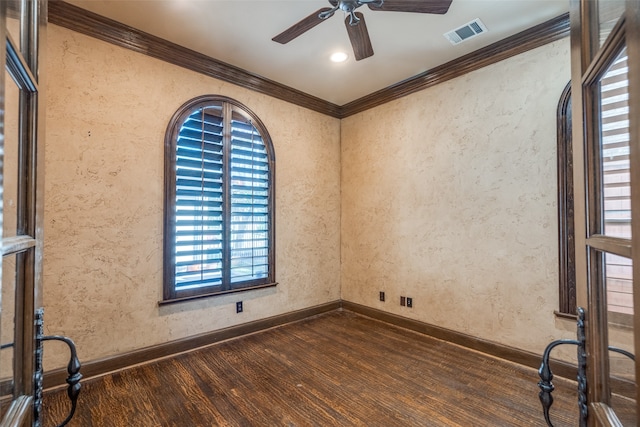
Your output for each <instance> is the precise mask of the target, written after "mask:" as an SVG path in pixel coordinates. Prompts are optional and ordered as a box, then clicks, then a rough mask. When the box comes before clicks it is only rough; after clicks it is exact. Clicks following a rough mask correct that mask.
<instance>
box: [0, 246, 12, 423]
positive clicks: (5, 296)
mask: <svg viewBox="0 0 640 427" xmlns="http://www.w3.org/2000/svg"><path fill="white" fill-rule="evenodd" d="M15 271H16V255H9V256H5V257H3V258H2V294H1V297H2V301H1V305H0V310H2V311H1V312H0V313H1V314H2V322H1V323H0V327H1V328H0V398H6V397H7V396H11V395H12V394H13V384H14V381H13V373H14V369H13V356H14V351H13V349H14V348H13V343H14V342H15V300H16V274H15ZM6 409H7V407H6V405H3V406H2V407H1V410H2V413H1V414H0V415H1V416H4V412H5V411H6ZM1 416H0V418H1Z"/></svg>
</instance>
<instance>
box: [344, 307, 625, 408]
mask: <svg viewBox="0 0 640 427" xmlns="http://www.w3.org/2000/svg"><path fill="white" fill-rule="evenodd" d="M341 305H342V308H343V309H344V310H349V311H353V312H354V313H358V314H361V315H363V316H367V317H371V318H373V319H376V320H380V321H382V322H385V323H389V324H392V325H395V326H399V327H401V328H405V329H410V330H412V331H415V332H419V333H421V334H425V335H429V336H431V337H434V338H438V339H441V340H443V341H446V342H450V343H454V344H458V345H461V346H463V347H466V348H469V349H471V350H476V351H479V352H482V353H485V354H488V355H490V356H494V357H497V358H499V359H504V360H508V361H510V362H514V363H518V364H520V365H524V366H528V367H530V368H534V369H539V368H540V363H541V362H542V354H536V353H532V352H530V351H526V350H521V349H519V348H515V347H510V346H507V345H504V344H500V343H496V342H493V341H488V340H485V339H482V338H478V337H474V336H472V335H467V334H463V333H461V332H456V331H453V330H451V329H446V328H442V327H440V326H434V325H430V324H428V323H424V322H421V321H419V320H413V319H409V318H407V317H402V316H398V315H396V314H392V313H387V312H385V311H381V310H378V309H375V308H371V307H367V306H364V305H360V304H356V303H353V302H349V301H342V303H341ZM551 370H552V371H553V374H554V375H555V376H559V377H563V378H568V379H571V380H574V379H575V378H576V377H577V375H578V367H577V366H576V365H573V364H571V363H568V362H564V361H562V360H557V359H551ZM611 384H612V389H613V390H615V391H616V393H618V394H620V395H623V396H626V397H629V398H633V397H634V396H635V393H636V390H635V383H633V382H631V381H628V380H625V379H623V378H611Z"/></svg>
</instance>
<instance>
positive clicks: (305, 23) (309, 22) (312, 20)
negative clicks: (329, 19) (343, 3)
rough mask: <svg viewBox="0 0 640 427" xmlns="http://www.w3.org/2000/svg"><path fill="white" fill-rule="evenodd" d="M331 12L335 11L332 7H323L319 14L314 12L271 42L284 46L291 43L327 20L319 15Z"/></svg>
mask: <svg viewBox="0 0 640 427" xmlns="http://www.w3.org/2000/svg"><path fill="white" fill-rule="evenodd" d="M330 10H333V8H331V7H323V8H322V9H320V10H318V11H317V12H314V13H312V14H311V15H309V16H307V17H306V18H304V19H303V20H302V21H300V22H298V23H296V24H294V25H292V26H291V27H289V28H287V29H286V30H284V31H283V32H281V33H280V34H278V35H277V36H275V37H274V38H272V39H271V40H273V41H274V42H278V43H282V44H286V43H289V42H290V41H291V40H293V39H295V38H296V37H298V36H300V35H302V34H303V33H305V32H307V31H309V30H310V29H312V28H313V27H315V26H316V25H318V24H319V23H321V22H323V21H325V19H321V18H320V17H319V15H320V14H321V13H322V12H328V11H330Z"/></svg>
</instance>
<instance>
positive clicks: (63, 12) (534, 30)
mask: <svg viewBox="0 0 640 427" xmlns="http://www.w3.org/2000/svg"><path fill="white" fill-rule="evenodd" d="M48 18H49V22H50V23H52V24H55V25H59V26H61V27H64V28H68V29H70V30H73V31H76V32H78V33H81V34H85V35H88V36H90V37H94V38H97V39H99V40H102V41H105V42H107V43H111V44H114V45H116V46H120V47H123V48H126V49H130V50H133V51H134V52H138V53H142V54H145V55H149V56H151V57H154V58H157V59H160V60H163V61H165V62H168V63H171V64H174V65H178V66H180V67H183V68H186V69H189V70H192V71H195V72H198V73H201V74H204V75H206V76H210V77H213V78H216V79H219V80H223V81H226V82H229V83H232V84H235V85H238V86H241V87H244V88H246V89H249V90H254V91H256V92H259V93H263V94H265V95H269V96H272V97H274V98H277V99H281V100H284V101H287V102H290V103H292V104H295V105H298V106H301V107H304V108H308V109H310V110H313V111H317V112H319V113H322V114H326V115H328V116H331V117H335V118H339V119H342V118H345V117H349V116H351V115H354V114H357V113H360V112H362V111H365V110H368V109H371V108H374V107H377V106H379V105H382V104H385V103H387V102H390V101H393V100H396V99H399V98H402V97H405V96H407V95H410V94H412V93H415V92H419V91H421V90H423V89H426V88H428V87H431V86H434V85H436V84H439V83H442V82H445V81H447V80H451V79H453V78H456V77H459V76H461V75H464V74H466V73H469V72H471V71H475V70H478V69H480V68H483V67H486V66H487V65H491V64H495V63H496V62H499V61H502V60H503V59H507V58H510V57H512V56H515V55H519V54H521V53H524V52H527V51H528V50H531V49H535V48H537V47H540V46H543V45H545V44H547V43H551V42H553V41H555V40H559V39H561V38H564V37H566V36H568V35H569V14H568V13H565V14H563V15H560V16H558V17H556V18H554V19H551V20H549V21H547V22H544V23H542V24H539V25H536V26H534V27H531V28H529V29H527V30H525V31H522V32H520V33H518V34H515V35H513V36H510V37H507V38H506V39H504V40H501V41H498V42H496V43H493V44H491V45H489V46H486V47H484V48H482V49H479V50H477V51H475V52H472V53H470V54H467V55H465V56H462V57H460V58H458V59H455V60H453V61H450V62H447V63H445V64H443V65H440V66H438V67H435V68H432V69H430V70H427V71H425V72H423V73H421V74H418V75H416V76H413V77H410V78H408V79H406V80H403V81H401V82H398V83H396V84H393V85H391V86H388V87H386V88H384V89H381V90H378V91H376V92H373V93H371V94H369V95H366V96H363V97H362V98H359V99H356V100H355V101H352V102H349V103H347V104H344V105H342V106H340V105H336V104H333V103H330V102H328V101H325V100H323V99H320V98H317V97H315V96H312V95H309V94H306V93H304V92H302V91H299V90H297V89H293V88H291V87H288V86H285V85H283V84H280V83H277V82H275V81H273V80H269V79H267V78H265V77H262V76H259V75H257V74H254V73H251V72H249V71H246V70H243V69H242V68H238V67H235V66H233V65H230V64H227V63H225V62H222V61H219V60H217V59H214V58H211V57H209V56H206V55H203V54H201V53H198V52H195V51H193V50H190V49H187V48H185V47H183V46H180V45H177V44H175V43H171V42H169V41H167V40H164V39H162V38H160V37H156V36H153V35H151V34H148V33H145V32H143V31H140V30H138V29H136V28H133V27H130V26H127V25H124V24H122V23H120V22H117V21H114V20H112V19H108V18H105V17H103V16H101V15H98V14H96V13H93V12H89V11H87V10H85V9H82V8H80V7H77V6H74V5H72V4H70V3H66V2H64V1H62V0H50V1H49V6H48Z"/></svg>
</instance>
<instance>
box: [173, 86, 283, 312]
mask: <svg viewBox="0 0 640 427" xmlns="http://www.w3.org/2000/svg"><path fill="white" fill-rule="evenodd" d="M209 98H211V97H209ZM207 99H208V98H207ZM195 101H198V102H197V104H196V106H195V107H194V106H193V105H188V104H189V103H187V104H185V105H186V106H187V107H189V108H186V107H185V106H183V107H184V110H186V113H182V114H181V115H178V113H176V115H177V116H178V117H177V118H176V116H174V120H173V121H172V124H171V125H170V131H169V132H168V135H170V136H168V138H169V139H168V140H167V142H166V144H167V145H166V147H167V151H166V156H167V158H166V159H165V170H166V173H167V174H171V175H172V176H171V178H172V179H166V180H165V185H166V189H165V191H166V194H167V196H168V197H167V199H166V201H165V203H166V207H165V239H166V241H165V260H166V261H165V262H168V263H169V264H170V265H169V266H166V267H165V300H172V299H180V298H183V297H191V296H197V295H201V294H215V293H224V292H231V291H235V290H238V289H244V288H250V287H256V286H264V285H269V284H274V283H273V282H274V271H273V270H274V267H273V264H274V263H273V259H274V253H273V250H274V249H273V218H272V216H273V212H272V211H273V208H272V206H273V178H272V177H273V171H272V168H273V164H274V161H273V153H272V151H273V150H272V148H271V144H270V140H269V139H268V134H267V133H266V130H264V127H263V125H262V124H261V123H260V122H259V120H257V118H255V117H253V115H252V113H250V112H248V111H245V110H243V109H242V107H241V106H240V105H239V104H237V103H236V102H235V101H232V100H229V99H227V98H220V97H214V98H213V99H210V100H209V101H203V100H202V99H200V98H199V99H197V100H195ZM181 111H182V109H181ZM179 112H180V111H179Z"/></svg>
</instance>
